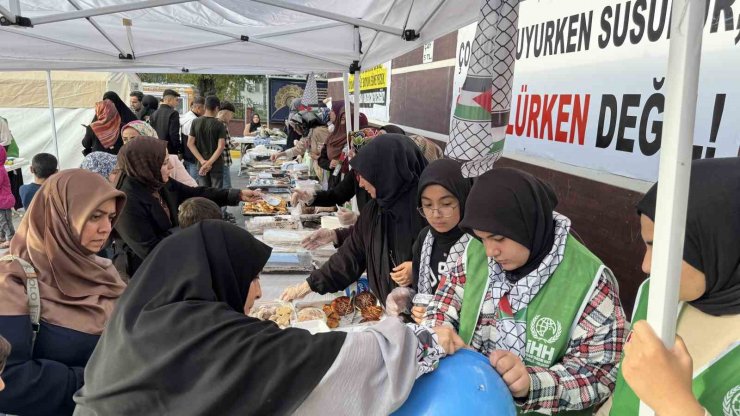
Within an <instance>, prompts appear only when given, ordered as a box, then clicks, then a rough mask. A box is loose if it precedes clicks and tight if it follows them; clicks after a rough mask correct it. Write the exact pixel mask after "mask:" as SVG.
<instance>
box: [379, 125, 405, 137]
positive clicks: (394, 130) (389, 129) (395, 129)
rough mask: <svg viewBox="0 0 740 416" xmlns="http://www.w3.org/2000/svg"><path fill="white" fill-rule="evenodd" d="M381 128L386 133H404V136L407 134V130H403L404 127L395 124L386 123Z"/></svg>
mask: <svg viewBox="0 0 740 416" xmlns="http://www.w3.org/2000/svg"><path fill="white" fill-rule="evenodd" d="M380 130H383V131H385V132H386V133H390V134H403V135H404V136H405V135H406V132H405V131H403V129H402V128H400V127H398V126H396V125H394V124H386V125H385V126H383V127H381V128H380Z"/></svg>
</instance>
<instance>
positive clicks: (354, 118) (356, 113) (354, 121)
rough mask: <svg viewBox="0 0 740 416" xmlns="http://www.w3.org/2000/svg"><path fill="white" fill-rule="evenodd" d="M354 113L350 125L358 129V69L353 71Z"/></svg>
mask: <svg viewBox="0 0 740 416" xmlns="http://www.w3.org/2000/svg"><path fill="white" fill-rule="evenodd" d="M354 74H355V91H354V92H355V99H354V103H355V114H354V117H353V121H352V123H353V124H352V126H353V127H354V129H355V130H359V129H360V74H361V72H360V71H355V72H354Z"/></svg>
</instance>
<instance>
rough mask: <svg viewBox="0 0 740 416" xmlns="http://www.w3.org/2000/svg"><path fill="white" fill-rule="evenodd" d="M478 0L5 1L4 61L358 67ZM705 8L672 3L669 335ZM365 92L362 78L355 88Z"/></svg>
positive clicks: (663, 209) (664, 305)
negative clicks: (359, 85)
mask: <svg viewBox="0 0 740 416" xmlns="http://www.w3.org/2000/svg"><path fill="white" fill-rule="evenodd" d="M501 3H508V4H510V5H511V4H513V5H514V7H516V4H517V3H518V2H517V1H516V0H510V1H508V2H507V1H506V0H489V1H488V7H493V8H494V9H495V8H497V7H500V5H501ZM480 5H481V2H480V1H479V0H455V1H452V0H428V1H423V0H420V1H418V2H417V1H415V0H372V1H371V0H324V1H320V2H319V1H307V0H244V1H239V0H199V1H192V0H144V1H135V2H125V1H123V0H66V1H63V0H35V1H30V0H24V1H22V0H0V15H2V16H3V19H4V20H3V21H2V22H0V23H2V24H3V25H4V26H1V27H0V71H2V70H62V69H64V70H105V71H136V72H198V73H213V74H220V73H236V74H245V73H250V74H256V73H276V72H282V73H307V72H345V73H346V72H354V71H356V70H357V69H358V65H359V66H362V67H368V66H373V65H377V64H380V63H383V62H386V61H388V60H390V59H392V58H394V57H397V56H399V55H401V54H403V53H405V52H408V51H411V50H413V49H415V48H417V47H419V46H421V45H422V44H424V43H426V42H429V41H431V40H434V39H435V38H437V37H439V36H441V35H444V34H447V33H449V32H452V31H453V30H456V29H458V28H460V27H463V26H464V25H466V24H469V23H472V22H474V21H476V20H477V19H478V11H479V10H480ZM703 6H704V2H703V1H699V0H674V1H673V10H672V12H671V13H672V18H671V39H670V56H669V64H668V70H667V77H666V78H667V82H668V84H667V94H666V96H667V97H666V111H665V122H664V128H665V130H664V135H663V146H662V151H661V157H660V175H659V181H660V183H661V184H662V186H661V187H660V190H659V195H658V206H657V215H656V217H657V221H656V229H655V230H656V232H655V244H654V245H655V252H654V256H653V267H652V270H653V276H652V277H653V279H652V283H651V288H652V289H651V291H650V307H649V309H648V320H649V321H650V323H651V324H652V325H653V327H654V328H656V332H658V333H659V334H660V335H661V337H662V339H663V341H664V342H666V343H667V344H670V345H672V343H673V338H674V335H675V322H676V308H677V304H678V303H677V295H678V279H679V276H680V269H681V268H680V264H681V259H682V248H683V238H684V229H685V217H686V202H687V198H688V178H689V174H690V166H691V164H690V160H691V146H692V136H693V131H694V129H693V124H694V119H695V113H696V98H697V85H698V76H697V75H698V72H699V63H700V60H701V37H702V23H703V13H702V12H703V10H704V7H703ZM19 16H20V17H19ZM83 19H87V22H84V21H83ZM358 46H359V48H358ZM353 63H354V65H353ZM358 79H359V77H355V82H356V83H357V82H358ZM345 80H346V77H345ZM347 87H348V85H347V82H346V81H345V89H346V88H347ZM358 92H359V88H358V86H356V87H355V94H356V97H357V93H358ZM355 109H356V111H359V106H356V107H355ZM355 117H358V116H357V114H355ZM647 413H649V412H648V411H643V412H641V414H647Z"/></svg>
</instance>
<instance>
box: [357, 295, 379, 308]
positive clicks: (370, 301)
mask: <svg viewBox="0 0 740 416" xmlns="http://www.w3.org/2000/svg"><path fill="white" fill-rule="evenodd" d="M377 303H378V298H376V297H375V295H373V294H372V293H370V292H361V293H359V294H358V295H357V296H355V306H357V307H358V308H360V309H365V308H367V307H368V306H375V305H377Z"/></svg>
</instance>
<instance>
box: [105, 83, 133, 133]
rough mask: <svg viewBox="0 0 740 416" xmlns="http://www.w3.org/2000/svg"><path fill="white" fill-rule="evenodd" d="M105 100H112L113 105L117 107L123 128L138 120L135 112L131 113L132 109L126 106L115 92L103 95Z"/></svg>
mask: <svg viewBox="0 0 740 416" xmlns="http://www.w3.org/2000/svg"><path fill="white" fill-rule="evenodd" d="M103 99H104V100H111V101H112V102H113V104H114V105H115V106H116V111H118V114H119V115H120V116H121V126H125V125H126V124H128V123H130V122H132V121H134V120H138V118H137V117H136V114H134V112H133V111H131V109H130V108H128V106H127V105H126V103H124V102H123V100H121V97H119V96H118V94H116V93H115V92H113V91H108V92H106V93H105V94H103Z"/></svg>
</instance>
